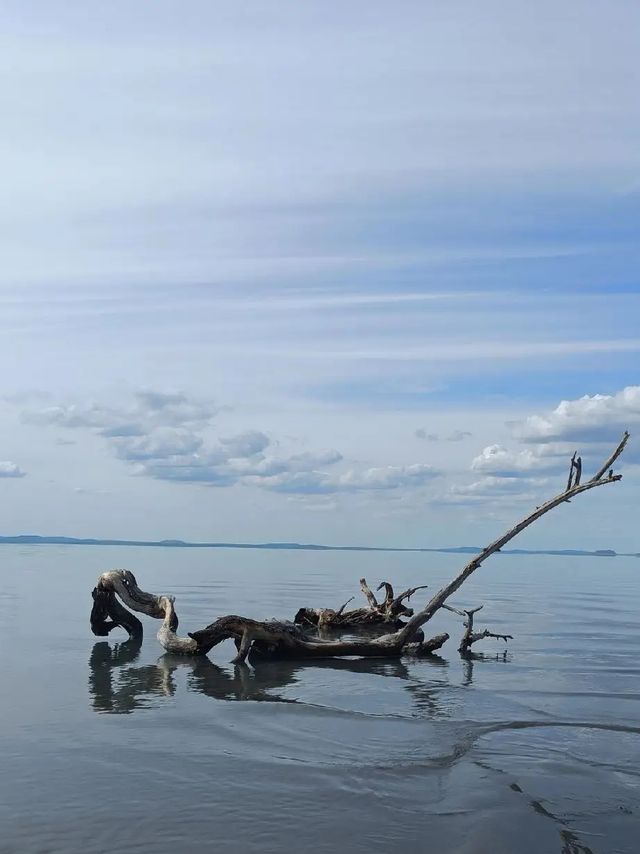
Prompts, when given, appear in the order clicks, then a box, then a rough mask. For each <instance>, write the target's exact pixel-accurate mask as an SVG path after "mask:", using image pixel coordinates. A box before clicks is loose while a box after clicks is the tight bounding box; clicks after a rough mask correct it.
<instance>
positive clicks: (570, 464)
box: [565, 451, 578, 492]
mask: <svg viewBox="0 0 640 854" xmlns="http://www.w3.org/2000/svg"><path fill="white" fill-rule="evenodd" d="M577 453H578V452H577V451H574V452H573V456H572V457H571V462H570V463H569V480H568V481H567V488H566V490H565V491H566V492H569V490H570V489H571V486H572V484H573V469H574V466H575V464H576V454H577Z"/></svg>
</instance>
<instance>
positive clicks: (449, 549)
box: [0, 534, 640, 557]
mask: <svg viewBox="0 0 640 854" xmlns="http://www.w3.org/2000/svg"><path fill="white" fill-rule="evenodd" d="M0 545H68V546H129V547H142V548H144V547H147V548H192V549H193V548H200V549H206V548H209V549H215V548H218V549H267V550H268V549H272V550H286V549H291V550H300V551H372V552H373V551H378V552H436V553H454V554H459V553H467V554H470V553H473V554H477V553H479V552H481V551H482V548H481V547H480V546H437V547H433V546H367V545H346V546H345V545H342V546H340V545H329V544H326V543H296V542H287V541H282V542H278V541H273V542H264V543H235V542H224V541H221V542H207V541H204V542H190V541H188V540H179V539H164V540H126V539H116V538H104V539H102V538H97V537H67V536H60V535H46V536H43V535H40V534H15V535H8V536H0ZM502 554H552V555H567V556H571V555H577V556H592V557H616V556H620V557H639V556H640V553H636V552H616V551H615V550H614V549H580V548H564V549H554V548H543V549H517V548H516V549H504V550H502Z"/></svg>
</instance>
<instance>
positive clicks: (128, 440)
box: [23, 391, 439, 495]
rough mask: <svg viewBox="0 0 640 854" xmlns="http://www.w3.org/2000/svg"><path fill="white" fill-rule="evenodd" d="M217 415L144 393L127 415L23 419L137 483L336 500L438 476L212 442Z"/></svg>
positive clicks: (325, 454)
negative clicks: (57, 433)
mask: <svg viewBox="0 0 640 854" xmlns="http://www.w3.org/2000/svg"><path fill="white" fill-rule="evenodd" d="M216 411H217V409H216V408H215V407H213V406H212V405H211V404H209V403H207V402H206V401H194V400H191V399H190V398H188V397H187V396H186V395H184V394H182V393H171V394H169V393H162V392H154V391H144V392H138V393H137V394H135V395H134V398H133V400H132V401H131V402H130V403H129V404H127V405H124V406H120V407H105V406H102V405H99V404H96V403H94V402H91V403H86V404H77V403H74V404H70V405H66V406H49V407H47V408H45V409H39V410H36V411H26V412H25V413H24V414H23V417H24V420H26V421H29V422H30V423H32V424H40V425H53V426H56V427H66V428H67V429H70V430H79V429H85V430H89V431H91V432H93V433H95V434H97V435H98V436H100V437H102V439H104V441H106V442H107V444H108V446H109V447H110V448H111V450H112V451H113V452H114V454H115V456H116V457H117V458H118V459H120V460H122V461H123V462H125V463H128V464H129V465H130V466H131V470H132V472H133V473H134V474H135V475H137V476H138V477H149V478H153V479H154V480H163V481H169V482H174V483H192V484H201V485H207V486H217V487H228V486H234V485H244V486H253V487H257V488H260V489H265V490H269V491H271V492H280V493H287V494H290V495H329V494H334V493H358V492H371V493H376V492H380V491H400V490H403V489H415V488H419V487H422V486H424V485H425V484H427V483H428V482H429V481H431V480H432V479H433V478H435V477H437V476H438V474H439V472H438V471H437V470H435V469H434V468H433V467H432V466H430V465H426V464H424V463H414V464H411V465H403V466H378V467H369V468H360V467H351V468H346V470H343V471H339V470H336V467H338V466H339V465H340V464H341V463H343V462H344V458H343V456H342V454H341V453H340V452H339V451H337V450H335V449H334V448H327V449H320V450H316V451H313V450H312V451H303V452H298V453H286V451H282V452H279V453H273V452H271V453H270V452H269V451H270V449H271V448H272V447H277V448H278V449H279V448H280V443H279V442H273V441H272V440H271V438H270V437H269V436H268V435H267V434H266V433H264V432H262V431H260V430H245V431H243V432H240V433H237V434H234V435H228V436H222V437H219V438H213V437H211V436H210V430H209V429H208V428H209V422H210V420H211V418H212V416H213V414H214V412H216ZM205 427H206V428H207V430H205V429H204V428H205Z"/></svg>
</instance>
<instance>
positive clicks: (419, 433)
mask: <svg viewBox="0 0 640 854" xmlns="http://www.w3.org/2000/svg"><path fill="white" fill-rule="evenodd" d="M414 435H415V437H416V439H426V441H427V442H441V441H442V442H463V441H464V440H465V439H470V438H471V436H472V435H473V433H470V432H469V431H468V430H453V431H452V432H451V433H449V435H448V436H442V437H441V436H440V435H439V434H438V433H427V431H426V430H425V429H424V428H423V427H419V428H418V429H417V430H416V431H415V434H414Z"/></svg>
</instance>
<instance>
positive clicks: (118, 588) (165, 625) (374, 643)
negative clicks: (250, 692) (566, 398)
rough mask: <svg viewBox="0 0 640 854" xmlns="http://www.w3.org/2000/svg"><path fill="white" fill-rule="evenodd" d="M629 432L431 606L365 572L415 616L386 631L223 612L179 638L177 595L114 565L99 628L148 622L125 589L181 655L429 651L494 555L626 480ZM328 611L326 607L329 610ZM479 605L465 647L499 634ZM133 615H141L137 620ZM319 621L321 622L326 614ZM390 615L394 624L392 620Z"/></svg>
mask: <svg viewBox="0 0 640 854" xmlns="http://www.w3.org/2000/svg"><path fill="white" fill-rule="evenodd" d="M628 438H629V434H628V433H627V432H625V434H624V436H623V437H622V440H621V441H620V443H619V444H618V446H617V448H616V449H615V450H614V451H613V453H612V454H611V456H610V457H609V458H608V459H607V460H606V462H605V463H604V464H603V465H602V466H601V467H600V469H598V471H597V472H596V474H595V475H594V476H593V477H592V478H591V479H590V480H588V481H587V482H585V483H581V482H580V478H581V474H582V465H581V462H580V464H579V465H578V464H577V461H576V459H575V455H574V457H573V459H572V461H571V468H570V476H569V482H568V485H567V488H566V489H565V490H564V492H561V493H560V494H559V495H557V496H555V498H552V499H550V500H549V501H547V502H545V503H544V504H542V505H541V506H539V507H536V509H535V510H534V511H533V512H532V513H530V514H529V515H528V516H526V517H525V518H524V519H522V520H521V521H520V522H518V523H517V524H516V525H514V526H513V527H512V528H510V529H509V530H508V531H507V532H506V533H504V534H502V536H500V537H498V539H497V540H495V541H494V542H492V543H490V544H489V545H488V546H486V548H484V549H483V550H482V551H481V552H480V553H479V554H478V555H476V556H475V557H473V558H472V559H471V560H470V561H469V563H467V565H466V566H465V567H463V569H462V570H461V571H460V572H459V573H458V575H456V577H455V578H453V579H452V581H450V582H449V584H447V585H446V586H445V587H443V588H442V589H441V590H439V591H438V592H437V593H436V594H435V596H433V597H432V599H431V600H430V601H429V602H428V603H427V605H426V606H425V607H424V608H422V610H420V611H418V612H417V613H412V614H410V615H409V614H408V613H407V612H408V611H410V610H411V609H408V608H406V606H404V605H403V604H402V603H403V601H404V600H405V599H408V598H409V597H410V596H411V595H412V593H414V592H415V591H416V590H417V589H419V588H410V589H409V590H407V591H405V592H404V593H402V594H401V595H400V596H398V597H395V596H394V595H393V589H392V588H391V585H390V584H388V583H387V582H383V583H382V584H381V585H380V588H379V589H382V588H383V587H384V589H385V600H384V602H383V603H382V604H379V603H378V602H377V599H376V597H375V595H374V594H373V593H372V591H371V590H370V589H369V587H368V585H367V584H366V581H364V579H363V580H362V582H361V587H362V590H363V592H364V593H365V596H366V597H367V601H368V603H369V609H368V611H369V612H373V613H376V614H377V615H378V616H379V615H380V614H382V613H384V614H385V615H386V614H388V615H389V617H390V618H394V619H396V618H397V617H399V616H400V614H401V613H402V614H404V615H405V616H408V617H409V619H408V621H407V622H406V623H405V624H404V625H402V627H401V628H399V629H397V630H396V631H393V632H391V633H388V634H384V635H382V636H380V637H375V638H351V639H342V638H340V639H336V640H322V639H318V638H312V637H309V635H308V633H305V632H304V631H303V629H302V628H301V627H300V626H299V625H297V624H296V623H295V622H287V621H278V620H271V621H266V622H263V621H257V620H251V619H248V618H246V617H240V616H235V615H230V616H226V617H221V618H220V619H218V620H216V621H215V622H213V623H211V625H209V626H207V627H206V628H204V629H201V630H200V631H196V632H189V634H188V637H179V636H178V635H177V634H176V631H177V628H178V617H177V614H176V612H175V607H174V600H173V597H171V596H154V595H153V594H150V593H145V592H144V591H142V590H141V589H140V588H139V587H138V585H137V582H136V579H135V577H134V575H133V574H132V573H131V572H129V571H128V570H111V571H109V572H105V573H103V574H102V575H101V576H100V577H99V579H98V583H97V586H96V588H95V590H94V592H93V597H94V606H93V610H92V615H91V626H92V629H93V631H94V633H96V634H98V635H105V634H108V633H109V632H110V631H111V630H112V629H113V628H115V625H121V626H122V627H123V628H125V629H126V630H127V631H128V632H129V634H130V636H131V637H135V636H136V632H139V631H140V630H139V629H138V626H139V625H140V624H139V621H138V620H137V619H136V618H135V617H133V615H131V614H128V612H127V614H123V611H126V609H124V608H122V606H121V605H119V603H116V600H115V596H116V595H117V596H118V597H119V598H120V599H121V600H122V602H123V603H124V605H126V606H128V607H129V608H131V609H133V610H135V611H138V612H140V613H143V614H146V615H147V616H150V617H154V618H156V619H161V620H162V621H163V622H162V626H161V628H160V630H159V631H158V640H159V641H160V644H161V645H162V646H163V647H164V649H165V650H166V651H167V652H171V653H178V654H181V655H203V654H206V653H208V652H209V651H210V650H211V649H213V647H215V646H217V645H218V644H219V643H221V642H222V641H224V640H227V639H229V638H230V639H232V640H234V642H235V644H236V647H237V650H238V654H237V656H236V658H235V659H234V661H235V662H244V661H246V659H247V656H248V654H249V652H250V651H251V653H252V655H256V657H258V658H298V659H309V658H311V659H313V658H315V659H317V658H328V657H334V656H362V657H367V658H368V657H397V656H400V655H403V654H405V653H409V652H410V653H414V654H424V653H429V652H431V651H433V649H437V648H439V646H441V645H442V643H444V641H445V640H446V637H445V636H444V635H443V636H439V637H438V638H433V639H431V640H427V641H424V640H423V639H422V636H421V628H422V626H423V625H425V623H427V622H429V620H430V619H431V618H432V617H433V615H434V614H435V613H436V612H437V611H439V610H440V609H441V608H442V607H443V606H444V605H445V603H446V600H447V599H448V598H449V597H450V596H452V595H453V594H454V593H455V592H456V591H457V590H458V589H459V588H460V587H461V586H462V584H463V583H464V582H465V581H466V580H467V578H469V576H470V575H472V574H473V573H474V572H475V571H476V570H477V569H478V567H479V566H480V565H481V564H482V563H483V562H484V561H485V560H486V559H487V558H488V557H490V556H491V555H492V554H494V553H495V552H498V551H500V549H501V548H502V547H503V546H504V545H505V544H506V543H508V542H509V541H510V540H512V539H513V538H514V537H515V536H516V535H517V534H519V533H520V532H521V531H523V530H524V529H525V528H527V527H529V525H531V524H533V522H535V521H537V520H538V519H539V518H540V517H542V516H544V515H545V514H546V513H549V512H550V511H551V510H553V509H555V508H556V507H559V506H560V505H561V504H563V503H565V502H568V501H570V500H571V499H572V498H574V497H576V496H577V495H580V494H581V493H583V492H587V491H588V490H590V489H594V488H595V487H597V486H604V485H605V484H608V483H616V482H617V481H619V480H620V479H621V478H622V475H620V474H614V473H613V465H614V463H615V462H616V460H617V459H618V458H619V456H620V455H621V454H622V452H623V451H624V448H625V445H626V443H627V441H628ZM605 474H606V476H605ZM114 603H115V604H114ZM385 603H386V605H385ZM396 603H397V604H396ZM346 604H348V603H345V606H343V607H342V608H340V609H338V611H335V612H333V614H334V615H335V617H334V616H331V617H329V618H325V619H328V622H329V624H330V623H331V621H332V620H339V619H340V618H343V617H344V616H345V614H348V613H349V612H345V611H344V608H345V607H346ZM116 605H117V607H116ZM394 609H395V613H394ZM310 610H313V609H310ZM327 610H328V609H320V611H322V612H324V611H327ZM475 610H476V609H474V611H473V612H472V613H471V614H469V612H466V616H467V621H468V622H467V633H466V635H465V637H466V638H467V639H466V641H465V639H464V638H463V642H462V644H461V648H462V647H464V649H465V650H468V649H469V648H470V646H471V644H473V643H475V642H476V641H477V640H480V636H482V637H495V635H493V634H492V633H483V632H480V633H474V632H473V613H475ZM132 617H133V620H132V619H131V618H132ZM134 621H135V622H134ZM318 622H320V617H319V616H318ZM379 622H382V623H384V622H385V620H384V619H383V620H381V621H379ZM389 622H390V623H391V619H390V620H389ZM136 624H137V625H136ZM476 635H478V636H476ZM500 637H502V638H504V637H505V636H504V635H501V636H500ZM442 638H444V640H443V639H442Z"/></svg>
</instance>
